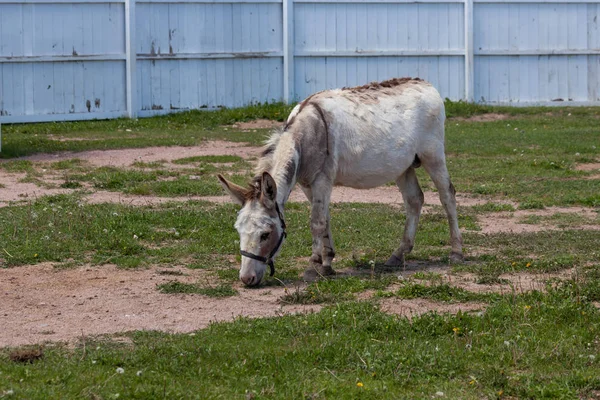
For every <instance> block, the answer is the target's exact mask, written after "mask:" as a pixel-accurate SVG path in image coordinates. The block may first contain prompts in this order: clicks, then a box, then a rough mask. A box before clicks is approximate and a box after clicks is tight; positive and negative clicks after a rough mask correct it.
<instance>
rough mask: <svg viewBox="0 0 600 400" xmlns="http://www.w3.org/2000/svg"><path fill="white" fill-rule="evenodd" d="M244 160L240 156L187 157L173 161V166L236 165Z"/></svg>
mask: <svg viewBox="0 0 600 400" xmlns="http://www.w3.org/2000/svg"><path fill="white" fill-rule="evenodd" d="M243 160H244V159H243V158H242V157H239V156H230V155H222V156H194V157H186V158H179V159H177V160H174V161H173V164H192V163H200V162H207V163H234V162H240V161H243Z"/></svg>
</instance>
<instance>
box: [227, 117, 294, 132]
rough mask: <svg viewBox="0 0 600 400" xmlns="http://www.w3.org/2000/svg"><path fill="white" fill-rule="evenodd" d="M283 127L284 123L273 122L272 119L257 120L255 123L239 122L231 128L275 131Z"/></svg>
mask: <svg viewBox="0 0 600 400" xmlns="http://www.w3.org/2000/svg"><path fill="white" fill-rule="evenodd" d="M282 126H283V122H280V121H272V120H270V119H255V120H254V121H248V122H237V123H235V124H233V125H231V126H230V127H231V128H234V129H241V130H243V131H247V130H251V129H274V128H280V127H282Z"/></svg>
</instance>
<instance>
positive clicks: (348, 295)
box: [281, 276, 397, 304]
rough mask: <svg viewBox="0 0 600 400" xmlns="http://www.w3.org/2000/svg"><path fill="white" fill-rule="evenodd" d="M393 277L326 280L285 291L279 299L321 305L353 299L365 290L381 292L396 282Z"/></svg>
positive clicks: (286, 302)
mask: <svg viewBox="0 0 600 400" xmlns="http://www.w3.org/2000/svg"><path fill="white" fill-rule="evenodd" d="M396 280H397V279H396V277H394V276H383V277H381V276H378V277H372V278H370V279H361V278H359V277H356V276H353V277H347V278H335V279H326V280H323V281H320V282H315V283H311V284H310V285H308V286H307V287H306V289H304V290H302V291H300V290H298V289H296V290H287V293H286V294H285V295H284V296H283V297H282V298H281V302H282V303H283V304H321V303H332V302H340V301H346V300H352V299H354V294H356V293H360V292H364V291H365V290H369V289H370V290H383V289H385V288H386V287H388V286H389V285H390V284H392V283H393V282H394V281H396Z"/></svg>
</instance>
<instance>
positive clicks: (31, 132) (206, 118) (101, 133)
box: [0, 104, 293, 158]
mask: <svg viewBox="0 0 600 400" xmlns="http://www.w3.org/2000/svg"><path fill="white" fill-rule="evenodd" d="M292 108H293V105H284V104H265V105H253V106H249V107H245V108H239V109H221V110H217V111H208V112H207V111H190V112H182V113H178V114H171V115H166V116H160V117H152V118H141V119H135V120H130V119H114V120H108V121H78V122H51V123H39V124H14V125H3V127H2V134H3V137H2V152H0V158H11V157H19V156H25V155H29V154H35V153H49V152H57V151H83V150H106V149H119V148H132V147H148V146H194V145H199V144H201V143H202V142H203V141H205V140H215V139H219V140H229V141H235V142H247V143H250V144H254V145H258V144H260V143H261V142H262V141H263V140H264V138H265V135H266V134H267V133H268V131H269V130H266V129H263V130H260V129H259V130H258V132H256V133H253V132H241V131H236V130H233V129H231V128H224V126H225V125H231V124H234V123H236V122H243V121H250V120H254V119H258V118H265V119H272V120H277V121H283V120H284V119H285V118H287V116H288V114H289V113H290V111H291V110H292ZM63 138H64V139H70V138H83V139H88V140H64V141H61V140H57V139H63Z"/></svg>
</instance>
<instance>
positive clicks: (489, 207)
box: [470, 201, 515, 213]
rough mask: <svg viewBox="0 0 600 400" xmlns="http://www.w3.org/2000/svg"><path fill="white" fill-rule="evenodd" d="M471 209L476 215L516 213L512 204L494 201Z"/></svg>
mask: <svg viewBox="0 0 600 400" xmlns="http://www.w3.org/2000/svg"><path fill="white" fill-rule="evenodd" d="M470 208H471V210H473V211H474V212H476V213H487V212H510V211H515V208H514V207H513V206H512V205H510V204H503V203H496V202H493V201H488V202H487V203H485V204H478V205H474V206H471V207H470Z"/></svg>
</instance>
